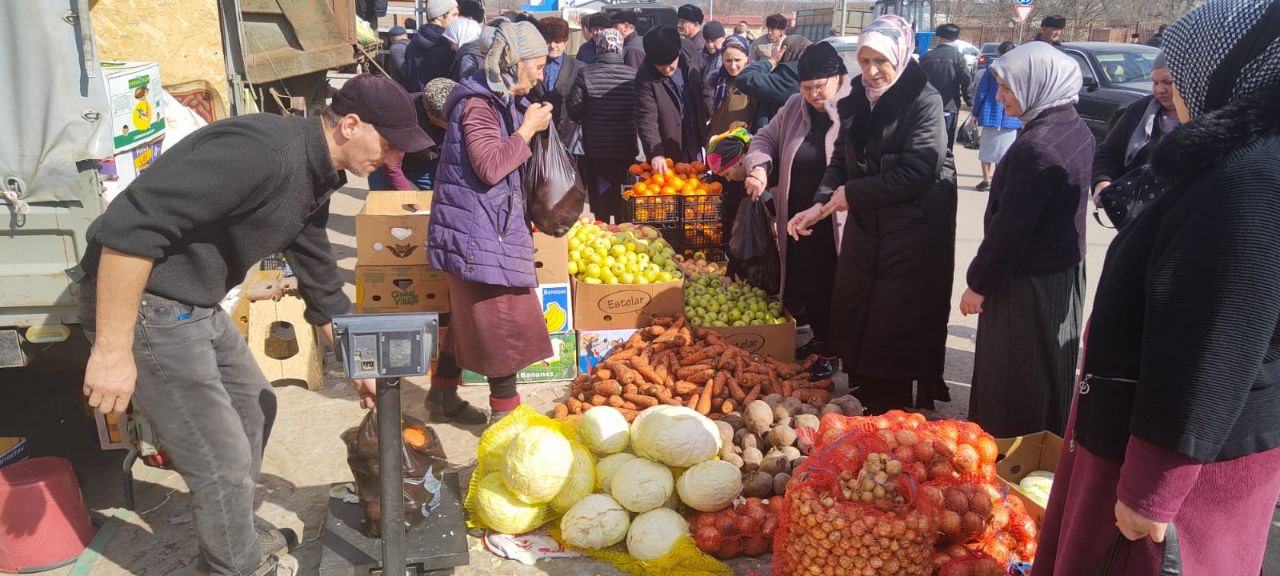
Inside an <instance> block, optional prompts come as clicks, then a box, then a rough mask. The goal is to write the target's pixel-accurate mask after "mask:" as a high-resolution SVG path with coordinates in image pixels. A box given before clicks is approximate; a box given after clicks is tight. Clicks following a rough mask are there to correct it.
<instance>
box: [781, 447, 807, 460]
mask: <svg viewBox="0 0 1280 576" xmlns="http://www.w3.org/2000/svg"><path fill="white" fill-rule="evenodd" d="M778 450H779V451H780V452H782V455H783V456H786V457H787V462H791V463H794V462H795V461H796V458H799V457H800V456H801V454H800V449H799V448H796V447H795V446H783V447H782V448H779V449H778Z"/></svg>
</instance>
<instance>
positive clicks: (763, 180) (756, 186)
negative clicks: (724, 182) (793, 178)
mask: <svg viewBox="0 0 1280 576" xmlns="http://www.w3.org/2000/svg"><path fill="white" fill-rule="evenodd" d="M743 184H744V185H745V186H746V189H747V196H750V197H751V201H752V202H754V201H756V200H759V199H760V195H761V194H764V189H765V187H767V186H768V185H769V174H768V173H767V172H765V171H764V168H762V167H760V166H756V167H755V168H752V169H751V173H750V174H747V179H746V180H745V181H744V182H743Z"/></svg>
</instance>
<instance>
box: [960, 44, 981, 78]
mask: <svg viewBox="0 0 1280 576" xmlns="http://www.w3.org/2000/svg"><path fill="white" fill-rule="evenodd" d="M954 44H955V45H956V49H958V50H960V53H961V54H964V63H965V64H966V65H967V66H969V76H970V77H972V76H973V73H974V71H975V70H977V68H978V54H979V53H980V51H979V50H978V47H977V46H974V45H973V44H970V43H968V42H965V41H964V40H956V41H955V42H954Z"/></svg>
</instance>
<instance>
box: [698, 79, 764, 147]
mask: <svg viewBox="0 0 1280 576" xmlns="http://www.w3.org/2000/svg"><path fill="white" fill-rule="evenodd" d="M734 80H736V79H735V78H730V79H728V80H725V81H724V91H725V95H724V99H723V100H721V101H720V105H719V106H716V107H715V108H714V109H713V110H712V111H711V123H710V125H709V126H708V127H707V135H708V137H710V136H714V135H716V134H723V133H724V132H727V131H729V130H732V129H734V128H739V127H742V128H746V129H748V130H750V129H751V125H752V124H753V123H755V121H756V103H755V100H753V99H752V98H751V97H750V96H748V95H747V93H746V92H743V91H742V90H741V89H739V88H738V84H737V82H735V81H734ZM718 89H719V87H718V86H711V87H709V88H708V89H707V93H708V95H710V94H711V93H714V92H715V91H716V90H718ZM708 100H713V99H712V98H710V97H709V98H708Z"/></svg>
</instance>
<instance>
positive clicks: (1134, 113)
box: [1091, 95, 1164, 184]
mask: <svg viewBox="0 0 1280 576" xmlns="http://www.w3.org/2000/svg"><path fill="white" fill-rule="evenodd" d="M1155 98H1156V97H1155V96H1154V95H1152V96H1146V97H1143V98H1139V99H1137V100H1135V101H1134V102H1133V104H1130V105H1129V107H1128V108H1126V109H1125V111H1124V114H1123V115H1122V116H1120V119H1119V120H1117V121H1116V123H1115V125H1113V126H1112V127H1111V131H1110V132H1107V137H1106V138H1105V139H1103V140H1102V143H1101V144H1099V145H1098V151H1097V153H1095V154H1094V156H1093V180H1092V181H1091V184H1097V183H1098V182H1102V181H1104V180H1115V179H1117V178H1119V177H1121V176H1124V175H1125V174H1128V173H1129V172H1130V171H1132V170H1134V169H1135V168H1138V167H1139V166H1141V165H1142V163H1143V161H1144V160H1145V158H1144V156H1145V154H1144V153H1139V154H1135V157H1134V158H1133V159H1132V160H1130V161H1129V162H1128V163H1126V162H1125V157H1126V156H1127V155H1128V151H1129V141H1130V140H1131V139H1132V138H1133V133H1134V131H1136V130H1137V129H1138V124H1139V123H1140V122H1142V119H1143V116H1144V115H1145V114H1146V111H1147V107H1148V106H1150V105H1151V103H1152V102H1153V101H1155ZM1163 135H1164V133H1163V126H1161V124H1160V119H1159V118H1158V117H1157V118H1154V121H1153V122H1152V124H1151V140H1150V141H1149V142H1148V145H1150V143H1151V142H1156V141H1158V140H1160V137H1161V136H1163Z"/></svg>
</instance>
